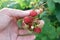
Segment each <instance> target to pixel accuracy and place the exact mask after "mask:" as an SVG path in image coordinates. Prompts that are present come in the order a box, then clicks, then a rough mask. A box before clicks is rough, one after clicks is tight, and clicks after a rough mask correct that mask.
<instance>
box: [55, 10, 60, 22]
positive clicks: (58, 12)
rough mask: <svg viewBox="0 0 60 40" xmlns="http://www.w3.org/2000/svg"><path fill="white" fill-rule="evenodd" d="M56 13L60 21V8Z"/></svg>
mask: <svg viewBox="0 0 60 40" xmlns="http://www.w3.org/2000/svg"><path fill="white" fill-rule="evenodd" d="M55 15H56V18H57V19H58V21H59V22H60V10H56V12H55Z"/></svg>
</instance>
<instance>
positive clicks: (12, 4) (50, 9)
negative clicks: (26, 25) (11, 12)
mask: <svg viewBox="0 0 60 40" xmlns="http://www.w3.org/2000/svg"><path fill="white" fill-rule="evenodd" d="M31 2H34V3H38V2H40V3H47V4H45V5H44V7H45V8H46V9H47V10H46V9H44V10H45V11H43V12H42V13H41V14H40V15H38V17H39V18H40V19H42V20H44V21H45V25H44V27H43V28H42V32H41V33H39V34H37V35H36V39H35V40H59V36H60V0H12V1H11V0H1V1H0V9H2V8H4V7H8V8H14V9H20V10H26V9H27V10H29V9H33V8H34V6H32V5H31V4H30V3H31ZM18 24H21V21H19V22H18ZM19 26H20V25H19Z"/></svg>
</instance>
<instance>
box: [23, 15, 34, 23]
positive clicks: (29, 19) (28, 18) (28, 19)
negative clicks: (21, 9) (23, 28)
mask: <svg viewBox="0 0 60 40" xmlns="http://www.w3.org/2000/svg"><path fill="white" fill-rule="evenodd" d="M32 21H33V18H32V17H30V16H26V17H24V22H25V23H26V24H29V23H32Z"/></svg>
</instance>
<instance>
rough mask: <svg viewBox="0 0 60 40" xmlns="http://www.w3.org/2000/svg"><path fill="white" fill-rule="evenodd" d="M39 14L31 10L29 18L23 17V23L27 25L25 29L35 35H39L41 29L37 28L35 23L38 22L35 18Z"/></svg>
mask: <svg viewBox="0 0 60 40" xmlns="http://www.w3.org/2000/svg"><path fill="white" fill-rule="evenodd" d="M38 15H39V14H38V13H37V12H36V11H35V10H32V11H31V12H30V15H29V16H26V17H24V19H23V21H24V23H25V24H26V25H28V27H27V29H28V30H30V31H33V32H35V33H40V32H41V28H40V27H39V26H37V25H38V24H39V23H37V21H38V20H39V19H38V18H36V17H37V16H38Z"/></svg>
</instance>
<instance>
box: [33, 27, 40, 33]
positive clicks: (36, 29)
mask: <svg viewBox="0 0 60 40" xmlns="http://www.w3.org/2000/svg"><path fill="white" fill-rule="evenodd" d="M33 30H34V32H36V33H40V32H41V28H39V27H36V28H34V29H33Z"/></svg>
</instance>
